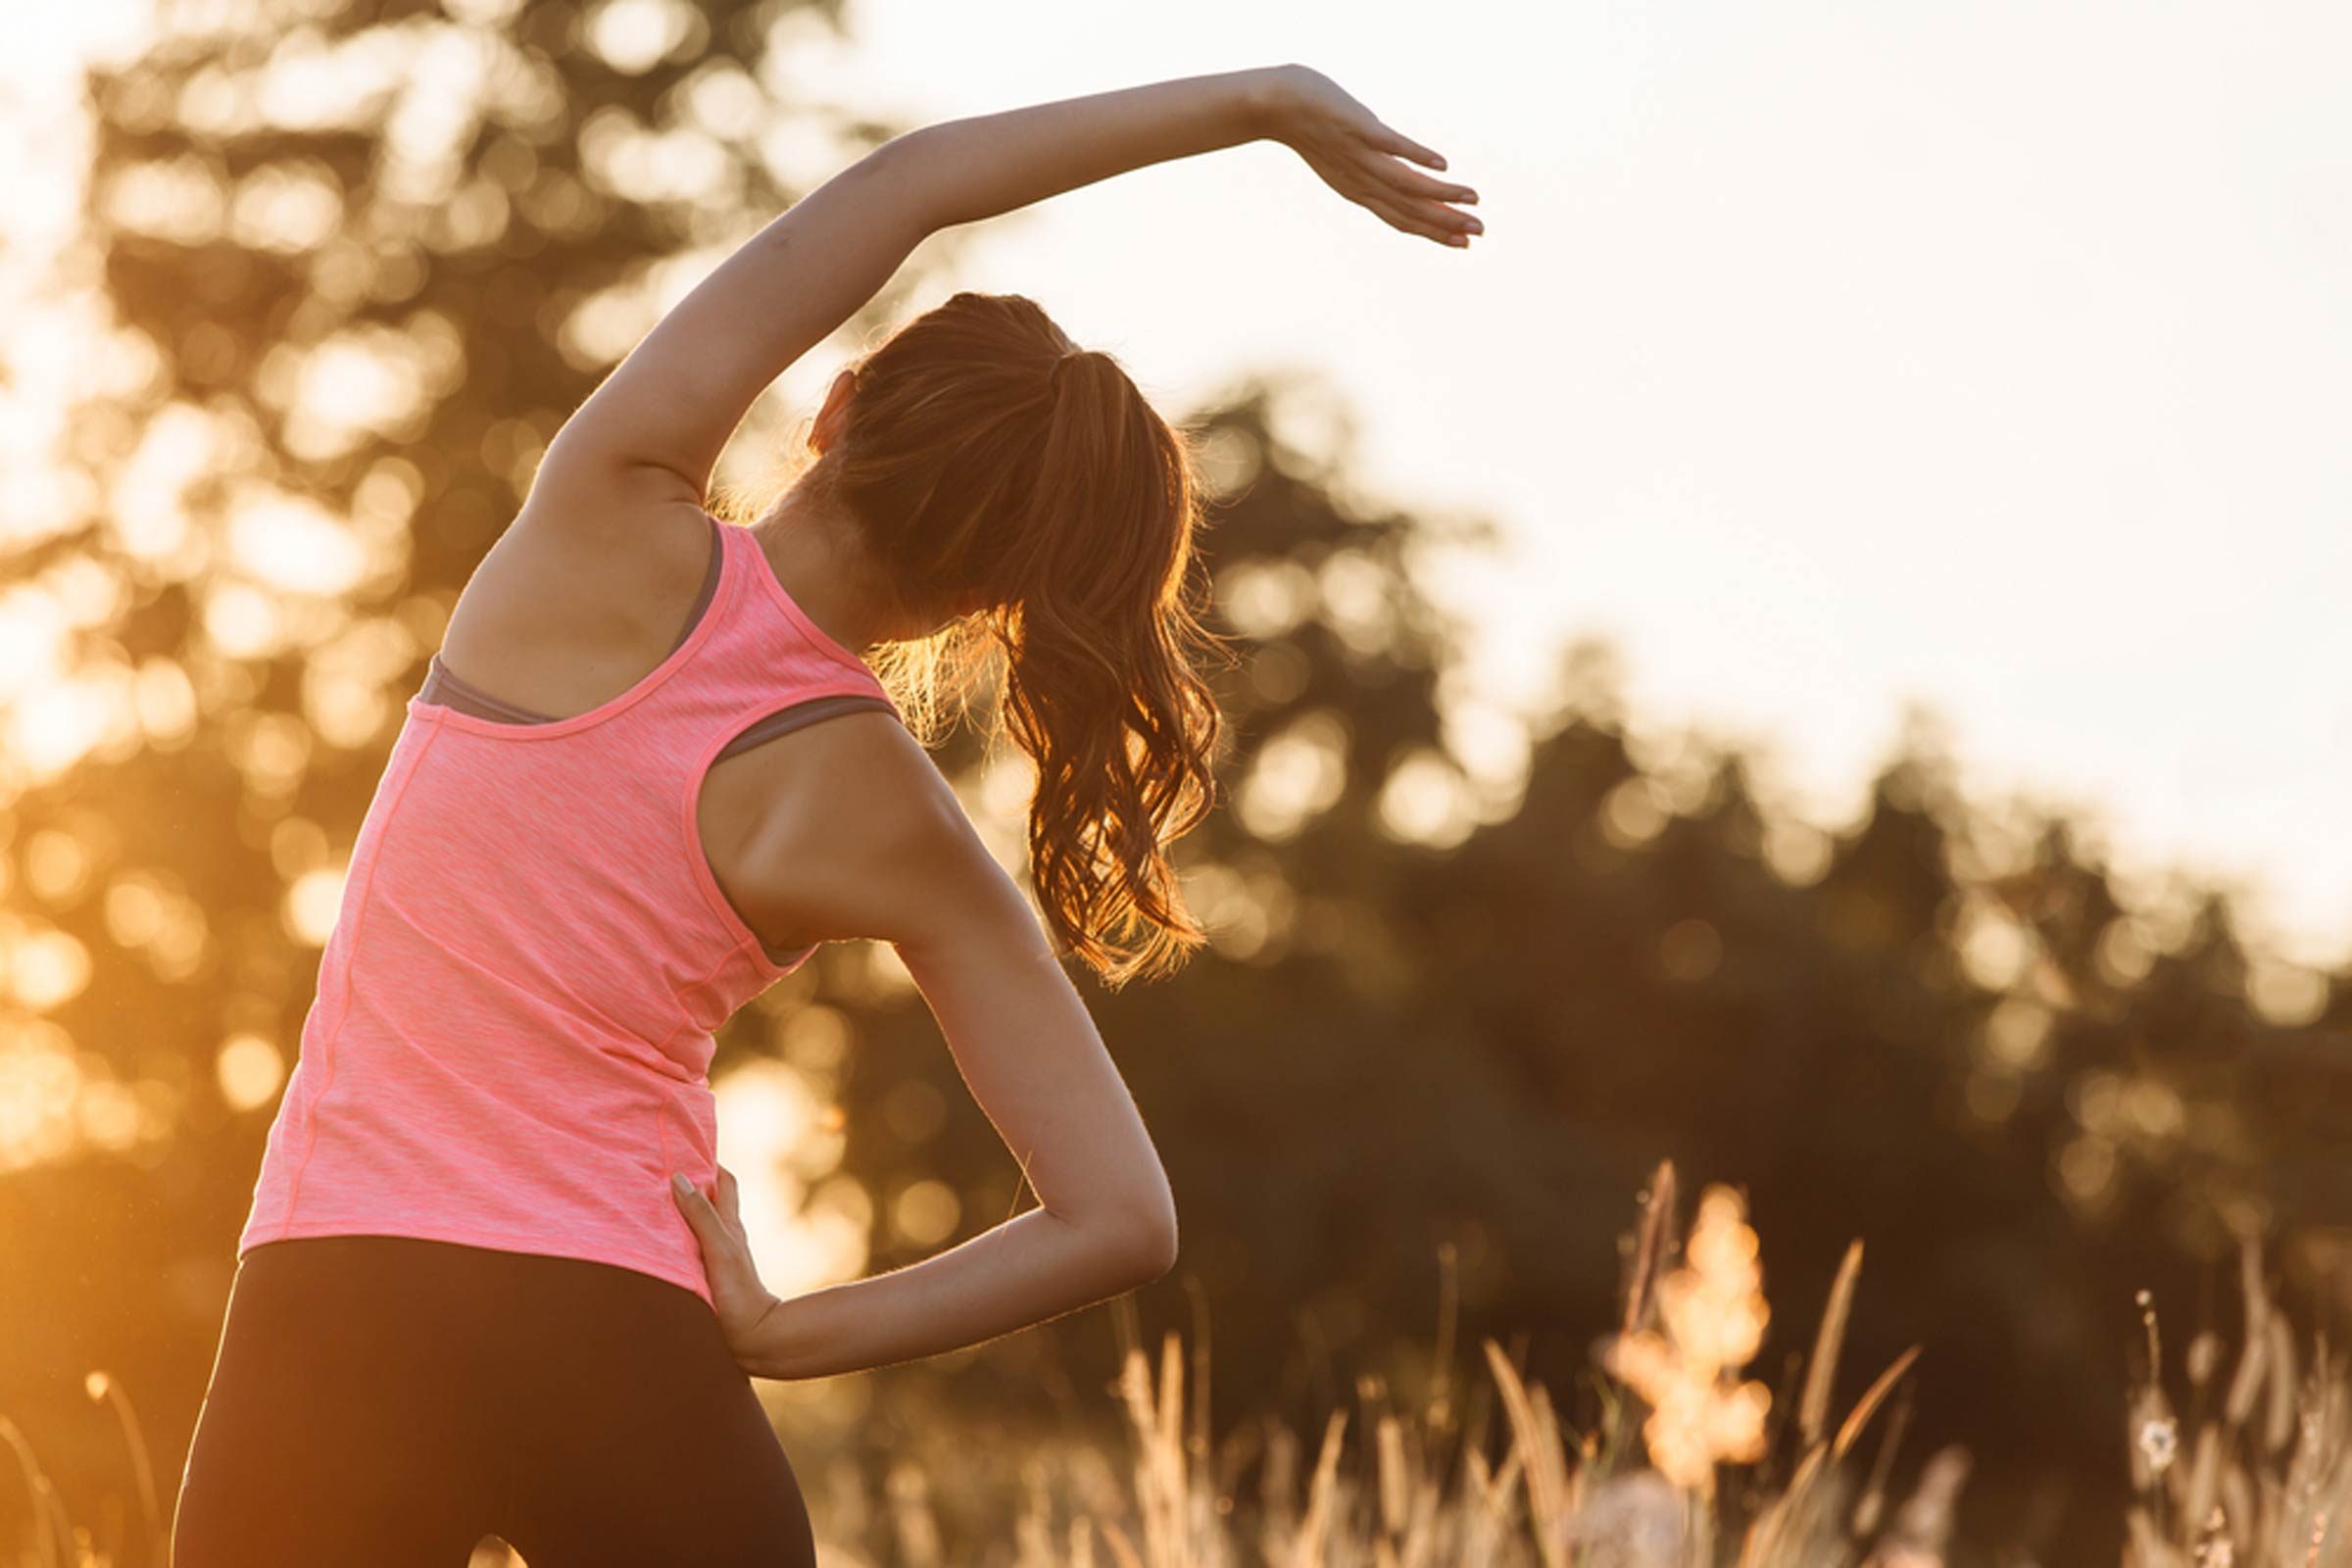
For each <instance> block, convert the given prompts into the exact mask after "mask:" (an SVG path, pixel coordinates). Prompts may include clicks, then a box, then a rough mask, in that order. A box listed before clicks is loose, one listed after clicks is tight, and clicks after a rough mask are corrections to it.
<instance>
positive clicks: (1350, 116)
mask: <svg viewBox="0 0 2352 1568" xmlns="http://www.w3.org/2000/svg"><path fill="white" fill-rule="evenodd" d="M1271 74H1272V77H1273V81H1274V92H1273V94H1272V98H1271V115H1270V118H1269V120H1268V123H1267V132H1266V133H1267V134H1268V135H1269V136H1271V137H1272V138H1273V139H1274V140H1276V141H1279V142H1281V143H1283V144H1284V145H1285V146H1287V147H1289V148H1290V149H1291V150H1292V151H1294V152H1296V153H1297V154H1298V155H1299V157H1301V158H1303V159H1305V160H1306V165H1307V167H1308V168H1309V169H1312V170H1313V171H1314V172H1316V173H1317V174H1319V175H1321V176H1322V179H1323V182H1324V183H1325V184H1327V185H1329V186H1330V187H1331V188H1332V189H1333V190H1336V191H1338V192H1339V193H1340V194H1341V195H1343V196H1345V197H1347V198H1348V200H1349V201H1351V202H1354V203H1356V204H1357V205H1358V206H1361V207H1365V208H1368V209H1370V210H1371V212H1372V213H1373V214H1374V215H1375V216H1377V217H1378V218H1379V219H1380V220H1381V221H1384V222H1386V223H1388V224H1389V225H1390V226H1391V227H1393V228H1397V229H1401V230H1403V231H1404V232H1405V233H1407V234H1421V235H1425V236H1426V237H1428V238H1430V239H1433V240H1436V241H1437V242H1438V243H1440V244H1442V245H1454V246H1467V245H1468V244H1469V243H1470V236H1471V235H1473V234H1477V233H1483V232H1484V231H1485V229H1486V225H1485V224H1484V223H1482V222H1480V221H1478V219H1477V218H1476V217H1475V216H1474V215H1472V214H1469V213H1464V212H1459V211H1457V210H1456V209H1455V208H1454V207H1452V206H1448V205H1447V204H1448V203H1456V202H1458V203H1464V204H1472V203H1476V202H1477V200H1478V192H1477V191H1475V190H1472V189H1471V188H1470V187H1469V186H1467V185H1458V184H1455V183H1454V182H1453V181H1451V180H1445V179H1435V178H1432V177H1431V176H1430V175H1428V174H1425V173H1423V172H1421V171H1420V170H1418V169H1415V168H1413V167H1412V165H1411V164H1407V163H1406V162H1404V160H1406V159H1408V158H1409V159H1411V160H1412V161H1413V163H1417V164H1424V165H1427V166H1428V167H1429V168H1431V169H1436V170H1441V171H1442V170H1444V169H1445V167H1446V160H1445V159H1444V158H1443V157H1442V156H1440V155H1439V154H1438V153H1436V152H1434V151H1432V150H1431V149H1430V148H1427V147H1424V146H1422V145H1421V143H1419V142H1417V141H1415V140H1413V139H1412V138H1411V137H1410V136H1407V135H1405V134H1403V133H1402V132H1401V131H1397V130H1394V129H1391V128H1390V127H1389V125H1388V124H1387V123H1384V122H1383V121H1382V120H1381V118H1380V117H1379V116H1378V115H1375V114H1374V113H1372V111H1371V110H1369V109H1367V108H1365V107H1364V106H1363V105H1362V104H1360V103H1358V102H1357V101H1356V100H1355V99H1354V98H1352V97H1350V96H1349V95H1348V92H1347V91H1346V90H1345V89H1344V88H1342V87H1341V86H1340V84H1339V83H1338V82H1336V81H1333V80H1332V79H1331V78H1330V77H1329V76H1326V75H1325V74H1323V73H1321V72H1320V71H1316V70H1314V69H1312V68H1311V67H1308V66H1280V67H1277V68H1275V70H1274V71H1273V72H1272V73H1271Z"/></svg>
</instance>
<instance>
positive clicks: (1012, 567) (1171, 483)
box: [818, 291, 1225, 988]
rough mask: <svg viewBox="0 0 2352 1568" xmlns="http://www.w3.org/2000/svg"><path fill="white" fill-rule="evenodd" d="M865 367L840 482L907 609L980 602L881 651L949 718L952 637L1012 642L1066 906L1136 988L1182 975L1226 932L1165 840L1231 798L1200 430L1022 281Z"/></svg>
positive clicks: (922, 699)
mask: <svg viewBox="0 0 2352 1568" xmlns="http://www.w3.org/2000/svg"><path fill="white" fill-rule="evenodd" d="M854 369H855V377H856V386H855V390H854V392H853V394H852V396H851V400H850V404H849V407H848V410H847V416H846V419H845V422H844V431H843V433H842V434H841V436H840V437H839V438H838V439H837V440H836V441H835V442H834V444H833V445H832V446H831V447H830V448H829V449H828V450H827V451H826V453H825V454H824V457H823V459H822V460H821V462H820V463H819V464H818V467H820V468H823V469H826V470H829V472H828V473H827V474H826V475H825V481H824V482H826V483H828V484H829V485H830V486H831V487H832V493H833V494H834V495H835V496H837V497H838V498H839V500H840V502H841V503H842V504H843V505H844V506H845V507H846V509H847V510H848V512H849V513H850V515H852V516H853V517H854V518H855V519H856V520H857V521H858V524H859V526H860V527H861V529H862V530H863V533H864V535H865V539H866V542H867V544H868V545H869V547H870V548H871V550H872V551H873V553H874V555H875V557H876V558H877V560H878V561H879V562H880V563H881V564H882V565H883V567H884V568H885V570H886V571H887V573H888V574H889V576H890V578H891V580H892V581H893V582H894V583H895V584H897V585H898V591H899V592H900V594H901V595H902V597H903V598H904V599H905V600H906V602H907V604H908V605H910V606H921V607H935V608H938V609H940V610H942V611H946V610H949V609H951V608H953V609H956V610H960V611H961V612H962V613H961V615H960V617H959V619H957V620H956V622H954V623H952V624H951V625H950V626H949V627H948V628H947V629H946V630H944V631H943V632H941V633H940V634H939V635H938V636H936V637H935V638H933V639H931V640H930V644H928V645H922V646H909V645H896V646H895V647H893V648H891V649H886V650H885V651H884V653H883V655H882V657H881V658H879V659H878V660H877V667H878V668H879V669H880V670H881V671H882V673H883V675H884V677H885V679H888V680H890V681H892V683H893V685H894V687H896V688H898V689H899V691H900V693H901V695H902V706H903V708H905V710H906V711H907V712H908V714H909V716H910V718H912V717H914V716H915V715H918V714H919V715H922V717H921V722H923V723H925V724H927V725H936V722H937V718H938V713H939V709H938V705H937V703H936V702H935V701H934V700H933V699H934V697H935V688H936V686H937V684H938V681H939V678H940V674H941V672H942V670H943V668H948V667H954V666H956V665H962V668H963V672H964V673H965V676H966V684H967V690H968V680H969V675H968V669H969V666H968V664H964V662H962V661H957V660H950V659H943V658H942V655H943V653H944V652H945V651H946V650H947V649H948V647H949V645H951V644H954V643H956V642H957V640H958V639H959V638H960V639H962V641H961V644H960V646H961V647H962V649H963V650H964V652H965V653H966V654H969V653H971V652H972V651H974V649H975V645H976V644H977V645H978V651H979V652H981V653H983V654H993V655H995V656H998V657H999V658H1000V659H1001V663H1002V679H1001V680H999V681H997V682H995V683H994V690H995V701H994V704H993V706H992V708H991V710H990V711H989V712H988V713H987V714H986V715H985V717H986V724H987V728H988V730H989V732H990V733H991V735H992V736H994V735H997V734H1009V735H1010V736H1011V737H1012V739H1013V741H1014V743H1015V744H1016V745H1017V746H1018V747H1019V748H1020V749H1021V750H1022V751H1023V752H1024V753H1026V754H1027V755H1028V757H1029V758H1030V759H1031V760H1032V761H1034V762H1035V764H1036V767H1037V788H1036V794H1035V797H1034V798H1033V800H1032V801H1031V804H1030V809H1029V821H1028V848H1029V859H1030V871H1031V875H1032V877H1033V879H1034V881H1035V883H1036V887H1037V893H1038V899H1039V903H1040V905H1041V906H1042V907H1043V910H1044V913H1045V917H1046V920H1047V922H1048V924H1049V926H1050V927H1051V928H1052V930H1053V932H1054V935H1055V936H1056V937H1057V938H1058V939H1059V940H1060V941H1061V942H1062V943H1063V944H1065V945H1066V947H1067V949H1068V951H1070V952H1073V953H1075V954H1076V955H1077V956H1079V957H1080V958H1081V959H1083V960H1084V961H1085V962H1086V963H1087V964H1088V965H1089V966H1090V967H1092V968H1094V969H1095V970H1096V971H1097V973H1098V974H1100V975H1101V976H1102V977H1103V980H1104V981H1105V982H1106V983H1108V984H1109V985H1111V986H1112V987H1114V988H1115V987H1117V986H1121V985H1124V984H1125V983H1126V982H1127V980H1129V979H1130V978H1132V977H1134V976H1136V975H1139V974H1140V975H1144V976H1146V977H1147V978H1155V977H1157V976H1160V975H1164V974H1168V973H1172V972H1173V971H1174V970H1175V969H1176V968H1177V967H1179V966H1180V965H1181V963H1182V962H1183V961H1184V958H1185V957H1186V956H1187V955H1189V954H1190V953H1191V952H1193V951H1194V950H1196V949H1198V948H1199V947H1200V946H1201V943H1202V942H1203V941H1204V940H1205V937H1204V934H1203V932H1202V930H1201V926H1200V924H1199V923H1198V922H1197V921H1196V920H1195V919H1194V918H1193V917H1192V915H1191V914H1190V912H1189V911H1188V910H1187V909H1186V908H1185V907H1184V901H1183V897H1182V892H1181V889H1180V887H1179V884H1178V880H1177V876H1176V872H1175V868H1174V866H1173V865H1172V864H1171V863H1170V861H1169V859H1168V857H1167V853H1166V847H1167V846H1168V845H1169V844H1171V843H1173V842H1174V841H1175V840H1176V839H1178V838H1180V837H1182V836H1183V835H1184V834H1185V833H1187V832H1189V831H1190V830H1191V829H1192V828H1193V827H1195V826H1197V825H1198V824H1199V823H1200V822H1201V819H1202V818H1203V817H1205V816H1206V815H1207V813H1208V811H1209V809H1210V808H1211V806H1212V805H1213V803H1214V800H1215V781H1214V778H1213V775H1212V773H1211V762H1212V760H1213V759H1214V757H1215V754H1216V750H1217V747H1218V744H1219V741H1220V738H1221V733H1222V720H1221V716H1220V714H1219V713H1218V711H1217V707H1216V703H1215V700H1214V697H1213V694H1212V693H1211V691H1210V689H1209V687H1208V684H1207V682H1206V681H1205V680H1203V679H1202V678H1201V674H1200V672H1199V670H1198V668H1197V667H1196V663H1197V662H1198V661H1199V660H1200V659H1201V656H1203V655H1206V654H1208V653H1211V652H1219V653H1222V652H1224V651H1225V650H1224V645H1223V643H1222V642H1221V641H1219V639H1217V638H1216V637H1215V636H1214V635H1213V634H1212V633H1210V632H1209V631H1208V630H1207V628H1206V627H1204V626H1203V625H1202V624H1201V619H1200V618H1199V613H1198V609H1197V606H1198V605H1199V603H1200V601H1201V592H1202V585H1201V583H1199V582H1198V581H1196V580H1195V574H1194V573H1193V571H1192V567H1193V564H1194V561H1195V556H1194V551H1193V539H1194V534H1195V532H1196V531H1197V530H1198V529H1199V528H1200V527H1201V525H1202V516H1201V486H1200V480H1199V477H1198V474H1197V470H1196V466H1195V458H1194V454H1193V451H1192V448H1191V445H1190V442H1189V440H1188V438H1187V436H1186V435H1185V434H1184V433H1183V432H1180V431H1178V430H1177V429H1175V428H1173V427H1171V426H1170V425H1169V424H1168V423H1167V422H1166V421H1165V420H1164V419H1162V418H1161V417H1160V416H1159V415H1158V414H1157V412H1155V411H1154V410H1153V409H1152V405H1151V404H1150V403H1149V402H1148V401H1147V400H1146V399H1145V397H1144V395H1143V393H1142V392H1141V391H1139V390H1138V389H1137V387H1136V386H1135V384H1134V382H1133V381H1131V380H1130V379H1129V378H1128V376H1127V374H1126V372H1125V371H1124V370H1123V369H1121V368H1120V367H1119V365H1118V363H1117V362H1116V361H1115V360H1114V359H1112V358H1111V357H1110V356H1109V355H1106V354H1103V353H1099V352H1095V351H1091V350H1082V349H1080V348H1078V347H1077V346H1076V345H1075V344H1073V343H1072V342H1071V341H1070V340H1069V338H1068V337H1067V336H1066V335H1065V334H1064V333H1063V332H1062V331H1061V329H1060V328H1059V327H1058V326H1056V325H1055V324H1054V321H1053V320H1052V319H1051V318H1049V317H1048V316H1047V315H1046V313H1045V312H1044V311H1043V310H1042V309H1040V308H1039V307H1038V306H1037V304H1036V303H1035V302H1034V301H1032V300H1029V299H1028V298H1026V297H1024V296H1022V295H1018V294H980V293H973V292H969V291H966V292H963V293H958V294H956V295H955V296H954V297H953V298H951V299H949V300H948V301H946V302H945V303H944V304H942V305H940V306H938V307H937V308H935V309H933V310H931V311H928V312H926V313H924V314H923V315H921V316H919V317H916V318H915V319H912V320H909V321H907V323H905V324H904V325H903V326H901V327H900V328H898V330H896V331H895V332H893V333H892V334H891V336H890V337H889V338H888V339H887V340H886V341H884V342H883V343H882V344H881V345H879V346H878V347H876V348H875V349H873V350H872V351H871V352H869V353H868V354H866V355H865V356H864V357H863V358H862V359H861V360H859V361H858V364H857V365H856V367H855V368H854ZM975 632H976V633H978V634H979V636H978V638H977V639H974V638H972V636H971V634H972V633H975ZM910 688H913V689H910ZM923 688H930V689H923ZM925 738H926V739H927V740H928V739H933V738H935V737H934V736H932V735H928V734H927V735H926V736H925Z"/></svg>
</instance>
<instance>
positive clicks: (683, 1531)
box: [172, 1236, 816, 1568]
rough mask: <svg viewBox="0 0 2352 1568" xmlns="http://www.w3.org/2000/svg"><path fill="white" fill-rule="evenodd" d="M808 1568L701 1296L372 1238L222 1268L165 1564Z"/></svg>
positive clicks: (771, 1443)
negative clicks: (202, 1389) (228, 1271)
mask: <svg viewBox="0 0 2352 1568" xmlns="http://www.w3.org/2000/svg"><path fill="white" fill-rule="evenodd" d="M487 1535H496V1536H498V1537H500V1538H501V1539H503V1540H504V1541H506V1542H507V1543H508V1544H511V1545H513V1546H514V1547H515V1550H516V1551H518V1552H520V1553H521V1554H522V1557H523V1560H524V1561H525V1562H527V1563H528V1564H529V1565H530V1568H589V1565H601V1564H615V1565H617V1564H623V1563H626V1564H631V1565H644V1564H659V1563H694V1564H703V1565H730V1564H740V1565H745V1568H749V1565H752V1564H759V1565H760V1568H810V1565H812V1564H813V1563H814V1562H815V1560H816V1548H815V1544H814V1543H813V1542H812V1541H811V1539H810V1537H809V1515H808V1511H807V1509H806V1507H805V1506H804V1504H803V1502H802V1498H801V1492H800V1487H799V1485H798V1483H797V1482H796V1481H795V1480H794V1478H793V1473H792V1466H791V1465H790V1464H789V1463H788V1462H787V1461H786V1459H785V1457H784V1450H783V1448H782V1447H781V1446H779V1445H778V1444H777V1442H776V1436H775V1432H774V1430H773V1429H772V1428H771V1427H770V1426H769V1425H768V1422H767V1417H766V1414H765V1412H764V1411H762V1410H761V1409H760V1402H759V1400H758V1399H757V1398H755V1397H753V1394H752V1386H751V1382H750V1380H749V1379H748V1378H747V1377H746V1376H745V1375H744V1373H743V1372H742V1371H741V1370H740V1369H739V1368H738V1367H737V1366H736V1364H735V1362H734V1359H733V1357H732V1356H730V1355H729V1354H728V1352H727V1348H726V1346H725V1344H724V1343H723V1342H722V1341H721V1339H720V1338H719V1332H718V1321H717V1319H716V1318H714V1317H712V1316H711V1308H710V1306H709V1305H708V1304H707V1303H705V1302H704V1300H703V1299H702V1298H701V1297H699V1296H696V1295H695V1294H694V1293H693V1292H692V1291H688V1290H685V1289H683V1288H682V1287H679V1286H676V1285H671V1284H669V1283H667V1282H665V1281H662V1280H658V1279H655V1278H654V1277H652V1276H651V1275H647V1274H639V1273H636V1272H635V1271H633V1270H629V1269H623V1268H615V1267H612V1266H610V1265H607V1264H603V1263H590V1262H583V1261H580V1260H578V1259H574V1258H565V1257H548V1256H543V1255H540V1254H538V1253H531V1252H503V1251H494V1250H489V1249H486V1248H478V1247H465V1246H460V1245H457V1244H455V1243H451V1242H428V1241H418V1240H413V1239H410V1238H406V1237H393V1236H325V1237H312V1238H303V1239H296V1240H291V1241H283V1242H270V1243H268V1244H265V1245H263V1246H260V1247H256V1248H254V1249H253V1250H250V1251H248V1252H247V1253H246V1254H245V1256H244V1258H243V1259H242V1261H240V1263H239V1264H238V1267H237V1276H236V1283H235V1285H234V1288H233V1289H232V1290H231V1291H230V1294H229V1302H228V1312H227V1317H226V1321H225V1322H224V1324H223V1326H222V1329H221V1346H220V1352H219V1354H218V1355H217V1357H216V1358H215V1360H214V1362H213V1373H212V1383H211V1387H210V1388H209V1390H208V1391H207V1393H206V1395H205V1400H204V1409H203V1412H202V1414H201V1415H200V1417H199V1418H198V1421H197V1427H196V1436H195V1440H194V1443H193V1445H192V1446H191V1447H190V1448H189V1451H188V1462H187V1468H186V1471H185V1473H184V1474H183V1475H182V1477H181V1479H180V1490H179V1497H178V1503H177V1506H176V1508H175V1510H174V1516H173V1520H172V1560H173V1562H174V1563H175V1564H176V1568H228V1565H231V1564H234V1565H236V1568H326V1565H333V1568H464V1565H465V1563H466V1558H467V1555H468V1554H469V1553H470V1551H471V1550H472V1548H473V1546H474V1545H475V1544H476V1543H478V1542H479V1541H480V1540H481V1539H482V1538H483V1537H484V1536H487Z"/></svg>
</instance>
